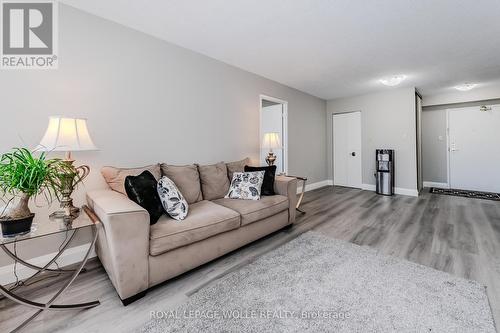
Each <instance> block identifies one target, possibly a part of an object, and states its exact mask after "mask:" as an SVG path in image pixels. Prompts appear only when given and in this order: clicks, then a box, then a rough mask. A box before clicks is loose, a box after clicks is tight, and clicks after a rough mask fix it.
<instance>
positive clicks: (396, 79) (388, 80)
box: [379, 75, 406, 87]
mask: <svg viewBox="0 0 500 333" xmlns="http://www.w3.org/2000/svg"><path fill="white" fill-rule="evenodd" d="M404 79H406V75H394V76H389V77H384V78H382V79H380V80H379V81H380V83H382V84H385V85H386V86H389V87H394V86H397V85H398V84H400V83H401V82H403V81H404Z"/></svg>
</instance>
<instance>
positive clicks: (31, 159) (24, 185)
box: [0, 148, 74, 219]
mask: <svg viewBox="0 0 500 333" xmlns="http://www.w3.org/2000/svg"><path fill="white" fill-rule="evenodd" d="M71 173H74V168H73V166H71V165H70V164H68V163H66V162H65V161H63V160H61V159H57V158H56V159H47V155H46V153H44V152H41V153H40V154H39V156H38V157H36V156H35V155H34V153H33V152H31V151H29V150H28V149H26V148H14V149H13V150H12V151H11V152H8V153H5V154H3V155H2V156H1V157H0V191H1V192H2V193H1V194H2V195H3V197H4V198H8V201H7V202H6V206H5V208H4V210H3V212H1V214H0V218H1V219H18V218H24V217H27V216H30V215H31V214H32V213H31V211H30V209H29V207H28V202H29V200H30V198H34V197H37V196H39V195H43V196H44V197H45V199H46V201H47V202H48V203H50V202H52V200H53V198H54V197H56V198H59V194H60V191H61V176H62V175H67V174H71ZM16 199H17V200H16ZM13 202H14V204H12V203H13Z"/></svg>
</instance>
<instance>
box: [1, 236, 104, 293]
mask: <svg viewBox="0 0 500 333" xmlns="http://www.w3.org/2000/svg"><path fill="white" fill-rule="evenodd" d="M89 246H90V243H87V244H83V245H79V246H75V247H71V248H69V249H67V250H66V251H64V253H63V254H62V255H61V256H60V257H59V258H58V259H57V263H58V265H59V267H64V266H68V265H72V264H76V263H79V262H81V261H82V259H83V257H85V253H86V252H87V250H88V249H89ZM56 254H57V252H54V253H49V254H46V255H43V256H40V257H35V258H33V259H29V260H26V261H27V262H29V263H30V264H33V265H36V266H42V267H43V266H45V265H46V264H47V263H48V262H49V261H50V260H51V259H52V258H54V257H55V256H56ZM95 256H96V253H95V250H94V249H92V252H91V253H90V255H89V259H90V258H93V257H95ZM54 267H56V265H55V264H52V266H51V267H50V268H54ZM16 271H17V276H18V277H19V279H20V280H22V279H26V278H28V277H30V276H31V275H32V274H33V273H35V271H34V270H32V269H31V268H28V267H26V266H23V265H21V264H19V263H18V264H17V270H16ZM13 282H16V277H15V275H14V264H10V265H6V266H2V267H0V284H2V285H6V284H9V283H13Z"/></svg>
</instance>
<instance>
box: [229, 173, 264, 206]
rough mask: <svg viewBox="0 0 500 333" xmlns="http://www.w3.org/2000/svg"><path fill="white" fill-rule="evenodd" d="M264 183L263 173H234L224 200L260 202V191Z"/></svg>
mask: <svg viewBox="0 0 500 333" xmlns="http://www.w3.org/2000/svg"><path fill="white" fill-rule="evenodd" d="M263 181H264V171H255V172H235V173H233V180H232V181H231V186H230V187H229V192H228V193H227V194H226V196H225V198H229V199H244V200H260V190H261V187H262V182H263Z"/></svg>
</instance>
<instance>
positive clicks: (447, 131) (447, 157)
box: [446, 109, 451, 186]
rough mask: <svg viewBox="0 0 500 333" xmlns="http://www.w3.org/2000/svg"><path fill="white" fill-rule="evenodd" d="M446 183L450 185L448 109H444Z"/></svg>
mask: <svg viewBox="0 0 500 333" xmlns="http://www.w3.org/2000/svg"><path fill="white" fill-rule="evenodd" d="M446 182H447V183H448V186H450V184H451V165H450V109H446Z"/></svg>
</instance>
